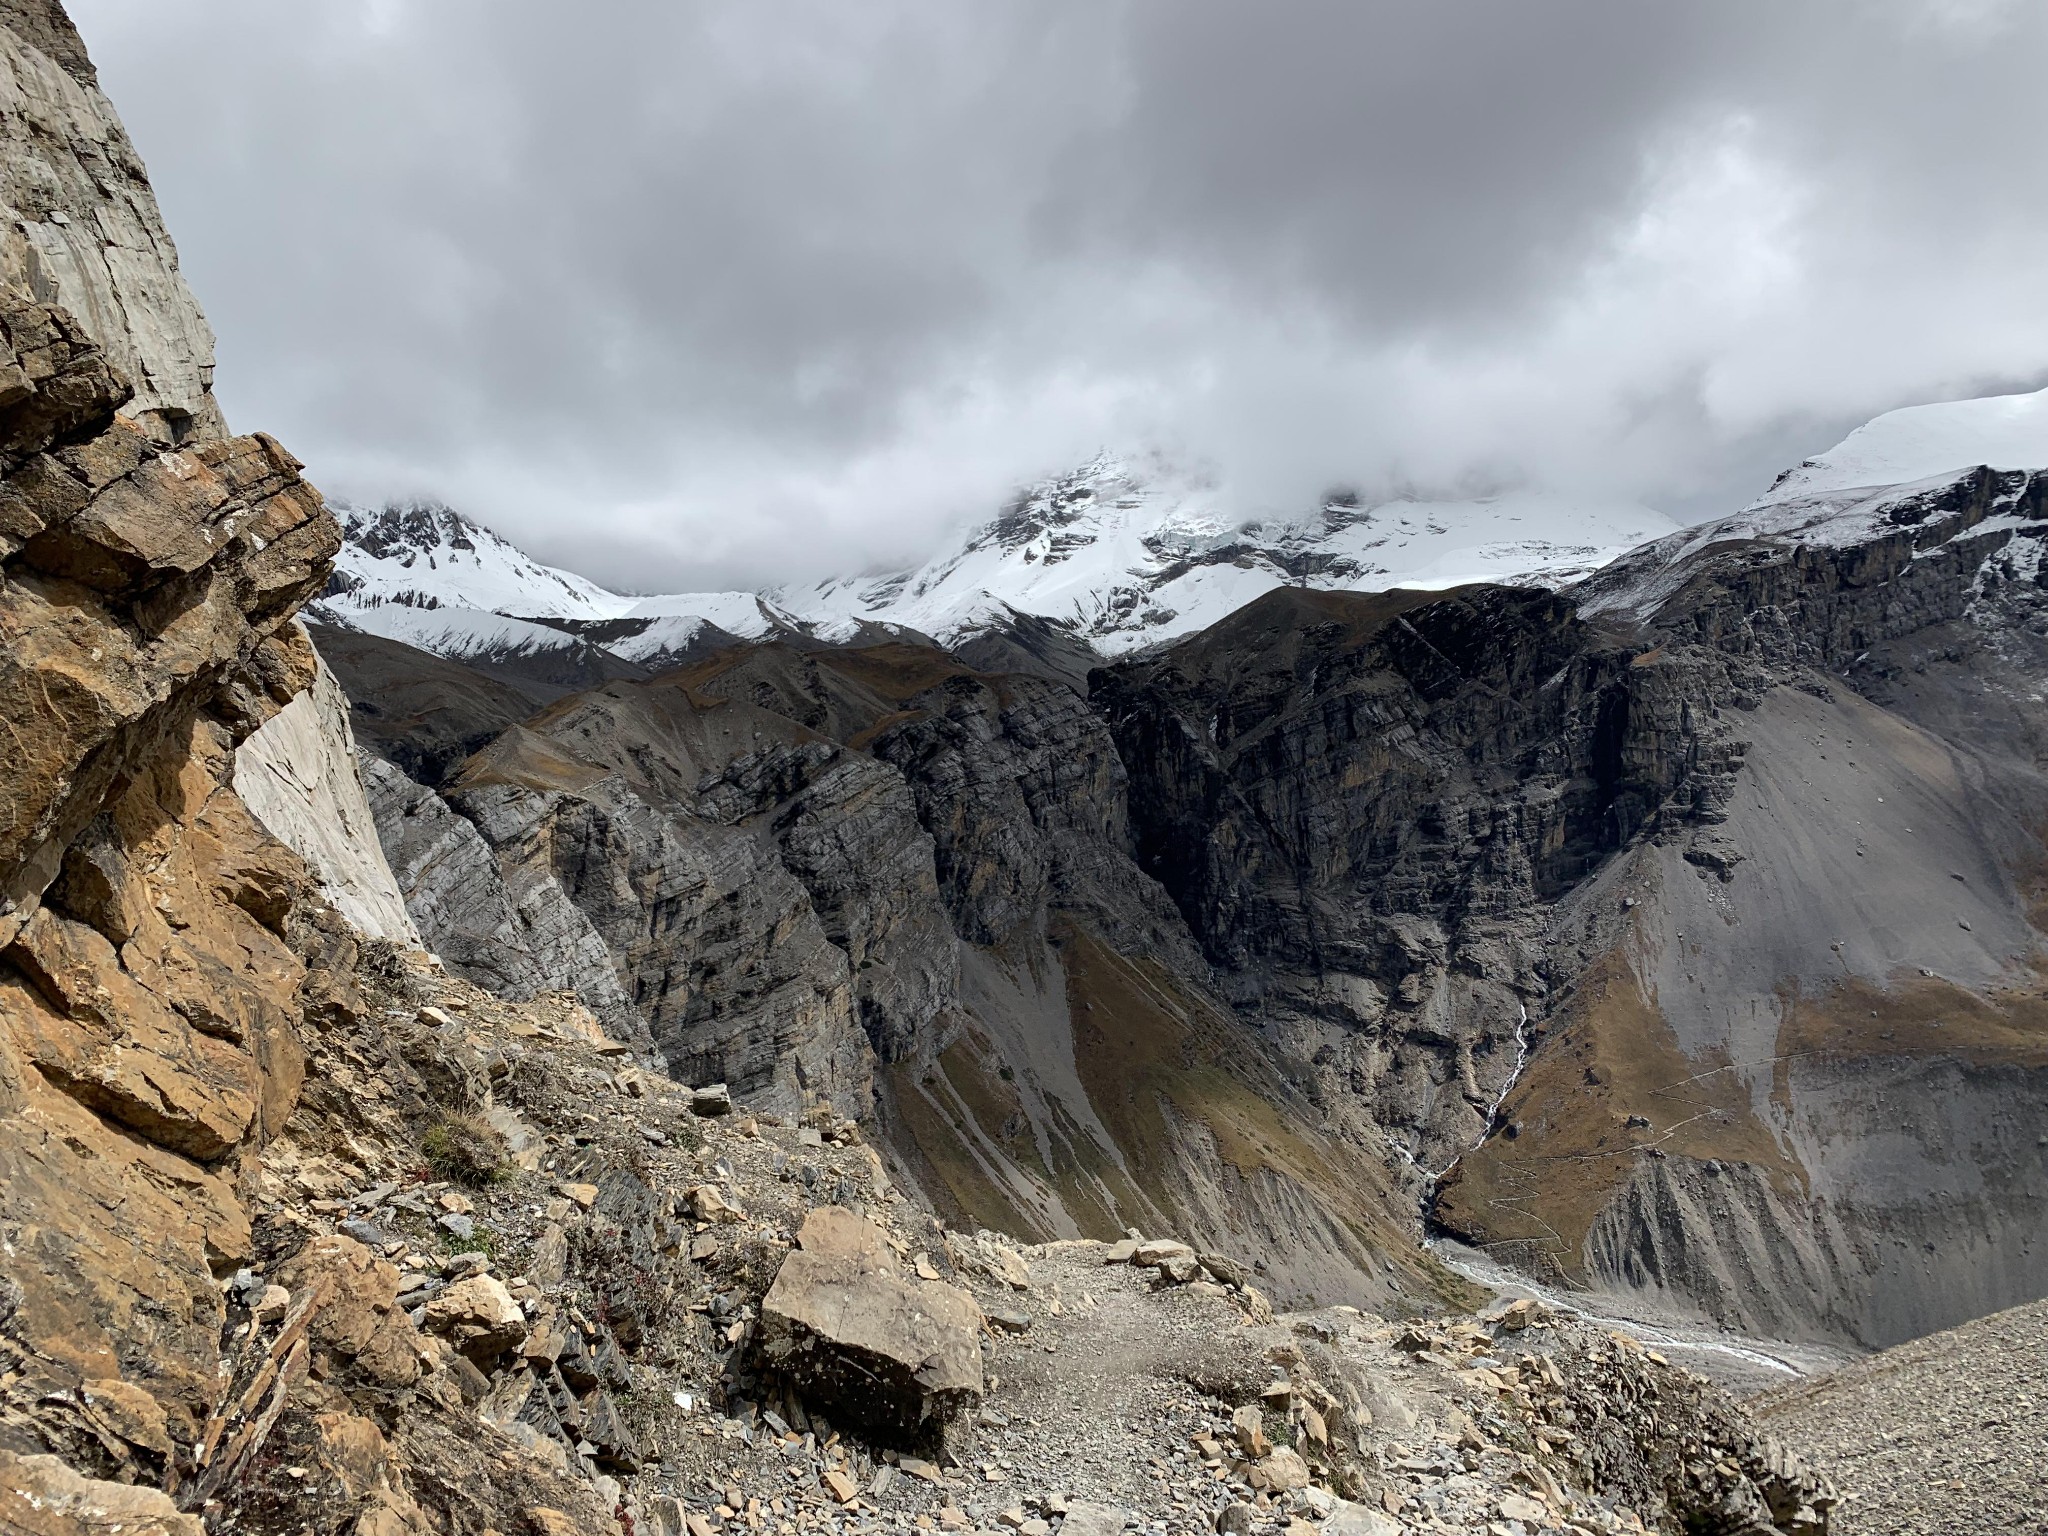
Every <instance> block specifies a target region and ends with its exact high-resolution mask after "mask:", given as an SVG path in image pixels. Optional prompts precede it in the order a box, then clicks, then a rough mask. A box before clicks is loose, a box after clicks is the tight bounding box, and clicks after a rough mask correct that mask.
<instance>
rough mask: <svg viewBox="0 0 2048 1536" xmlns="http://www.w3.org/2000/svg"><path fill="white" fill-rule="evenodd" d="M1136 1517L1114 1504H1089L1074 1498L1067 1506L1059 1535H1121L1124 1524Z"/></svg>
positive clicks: (1132, 1521)
mask: <svg viewBox="0 0 2048 1536" xmlns="http://www.w3.org/2000/svg"><path fill="white" fill-rule="evenodd" d="M1135 1519H1136V1517H1135V1516H1134V1515H1133V1514H1132V1513H1131V1512H1130V1511H1129V1510H1127V1509H1122V1508H1119V1507H1118V1506H1117V1505H1115V1504H1090V1503H1087V1502H1085V1501H1082V1500H1079V1499H1076V1500H1075V1501H1074V1502H1073V1503H1071V1504H1069V1505H1068V1506H1067V1518H1066V1520H1065V1521H1064V1522H1063V1523H1062V1524H1061V1526H1060V1532H1059V1536H1123V1530H1124V1527H1125V1526H1126V1525H1130V1524H1132V1523H1134V1521H1135Z"/></svg>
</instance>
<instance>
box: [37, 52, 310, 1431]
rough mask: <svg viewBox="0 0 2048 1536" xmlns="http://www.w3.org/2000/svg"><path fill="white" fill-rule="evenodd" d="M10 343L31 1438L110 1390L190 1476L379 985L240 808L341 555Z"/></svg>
mask: <svg viewBox="0 0 2048 1536" xmlns="http://www.w3.org/2000/svg"><path fill="white" fill-rule="evenodd" d="M37 67H39V68H44V69H47V68H49V67H51V66H49V65H48V64H47V62H44V63H42V64H40V65H38V66H37ZM0 330H4V333H5V337H6V342H7V348H6V352H5V354H4V357H0V371H4V374H5V376H6V378H7V379H8V380H9V381H10V383H9V386H8V404H7V405H6V407H5V408H4V410H0V475H4V478H0V506H4V508H5V511H4V514H0V515H4V517H5V526H6V534H5V540H4V543H0V549H4V551H5V554H4V561H0V632H4V634H5V636H6V644H5V646H4V648H0V720H4V721H5V722H6V728H7V735H8V740H9V745H10V752H9V760H8V761H9V767H8V772H7V773H6V774H5V776H4V779H0V828H4V830H0V892H4V906H0V1224H4V1230H5V1232H6V1235H7V1247H8V1252H9V1253H10V1255H12V1257H11V1258H10V1261H9V1265H8V1270H7V1274H6V1279H5V1285H4V1288H0V1292H4V1294H0V1328H4V1331H5V1338H4V1340H0V1349H4V1351H5V1353H6V1356H7V1360H8V1373H7V1377H6V1380H7V1385H6V1387H5V1389H4V1414H5V1422H6V1423H7V1425H8V1426H9V1427H8V1430H7V1431H6V1432H7V1433H8V1434H10V1436H11V1437H13V1438H16V1439H19V1438H22V1437H29V1438H31V1439H39V1440H41V1441H43V1442H46V1443H50V1444H54V1445H56V1446H59V1447H63V1448H76V1447H80V1446H83V1445H85V1444H87V1443H89V1442H91V1441H92V1439H93V1437H94V1435H95V1434H96V1433H97V1431H96V1430H95V1429H94V1428H93V1427H92V1424H91V1416H90V1414H89V1413H87V1412H86V1410H85V1409H84V1408H83V1407H82V1406H81V1405H82V1404H83V1403H84V1402H85V1401H86V1400H87V1398H88V1397H89V1395H90V1394H91V1393H93V1392H97V1393H99V1394H101V1395H103V1396H104V1397H106V1398H107V1399H109V1400H110V1401H112V1402H113V1403H115V1404H117V1405H118V1411H119V1414H120V1424H121V1425H122V1426H123V1428H122V1430H121V1431H120V1433H121V1434H122V1435H124V1436H125V1437H126V1443H129V1444H132V1445H134V1446H136V1447H139V1448H140V1453H141V1454H144V1455H146V1456H150V1457H155V1458H158V1459H160V1460H161V1459H164V1458H168V1457H169V1456H170V1455H171V1454H172V1452H173V1448H174V1447H177V1446H189V1445H190V1444H191V1443H192V1442H193V1440H194V1437H196V1436H197V1434H198V1433H199V1431H200V1428H201V1426H202V1425H203V1424H204V1422H205V1420H206V1417H207V1415H208V1413H209V1412H210V1411H211V1410H212V1408H213V1406H214V1404H215V1401H216V1399H217V1397H218V1394H219V1392H220V1390H221V1386H220V1383H219V1380H218V1378H217V1374H216V1369H215V1367H216V1364H217V1361H218V1345H219V1325H220V1322H221V1317H222V1307H221V1299H220V1293H219V1291H218V1290H217V1289H216V1287H215V1285H214V1278H213V1277H214V1274H215V1272H216V1270H217V1269H218V1268H220V1267H221V1266H228V1267H232V1266H233V1265H234V1264H235V1263H237V1262H239V1261H240V1260H241V1259H242V1258H243V1257H244V1256H246V1255H247V1254H248V1252H249V1249H250V1241H251V1237H250V1229H249V1222H248V1217H247V1214H246V1212H245V1210H244V1208H243V1206H242V1204H241V1203H240V1201H239V1200H238V1199H237V1195H236V1180H237V1178H238V1175H239V1171H240V1168H241V1159H242V1158H243V1157H244V1156H245V1155H246V1154H247V1153H248V1152H250V1151H251V1150H252V1149H254V1148H255V1147H257V1146H259V1145H260V1144H261V1143H262V1142H263V1141H264V1139H265V1138H267V1137H269V1136H271V1135H274V1134H276V1132H277V1131H278V1129H279V1128H280V1127H281V1126H282V1124H283V1122H284V1120H285V1118H286V1117H287V1116H288V1115H289V1114H290V1112H291V1109H292V1106H293V1102H294V1099H295V1096H296V1094H297V1091H298V1087H299V1081H300V1071H301V1066H300V1063H301V1056H300V1047H299V1044H298V1040H297V1035H296V1026H297V1019H298V1017H299V1016H300V1014H301V1013H302V1012H303V1011H304V1010H305V1009H306V1008H307V1007H309V1006H315V1005H316V1004H317V1003H318V1002H319V1001H322V1000H324V1001H327V1002H337V1003H338V1002H339V1000H340V999H342V998H343V997H344V996H345V994H346V990H347V989H346V981H345V973H346V963H347V954H348V951H349V950H350V945H349V943H348V941H346V940H345V939H344V938H342V937H340V936H339V935H338V934H337V933H335V932H333V931H324V930H322V929H320V928H319V927H317V926H316V927H313V928H308V927H307V926H306V924H307V922H308V920H309V919H308V917H307V912H308V909H309V908H310V907H311V906H312V905H314V902H313V896H312V890H311V885H310V882H309V881H308V879H307V877H306V875H305V872H304V869H303V866H301V865H300V864H299V862H298V860H297V859H296V858H295V857H294V856H293V855H292V854H290V853H289V852H288V851H287V850H286V849H284V848H283V847H282V846H281V845H280V844H278V843H277V842H276V841H275V840H274V839H273V838H271V837H270V836H269V835H268V834H267V833H266V832H265V831H264V830H263V829H262V827H261V826H260V825H259V824H258V823H257V822H255V820H254V819H253V818H252V817H251V816H250V815H249V813H248V811H247V809H246V808H245V807H244V806H243V805H242V804H241V802H240V801H239V800H238V799H237V798H236V796H235V794H234V792H233V789H232V787H231V782H232V775H233V766H234V755H233V754H234V746H235V743H236V741H237V740H238V739H239V738H241V737H242V736H244V735H246V734H247V733H248V732H249V731H251V730H253V729H254V728H255V727H256V726H257V724H258V723H259V722H260V721H261V720H262V718H263V717H264V716H265V715H266V714H267V713H269V712H271V711H274V710H275V709H276V708H277V707H278V706H279V705H280V704H282V703H283V702H284V701H285V700H287V699H289V698H290V697H291V696H292V694H293V693H294V692H295V691H297V690H298V689H299V688H302V687H303V686H304V685H305V684H306V682H308V681H309V680H310V678H311V675H312V656H311V653H310V651H309V650H308V648H307V647H306V645H305V643H304V641H303V638H302V637H299V636H296V635H294V634H293V633H292V632H291V631H289V630H288V629H287V628H286V625H287V622H288V620H289V619H290V617H291V614H292V612H293V611H294V609H295V608H296V606H297V605H298V604H299V603H300V602H301V601H303V600H304V599H305V598H306V597H307V596H309V595H310V594H311V593H313V592H315V591H317V590H318V589H319V586H320V583H321V582H322V581H323V580H324V579H325V575H326V563H327V561H328V560H329V558H330V557H331V556H332V555H333V553H334V550H335V548H336V547H337V536H336V530H335V528H334V525H333V522H332V520H331V519H329V518H328V517H327V515H326V513H325V512H324V510H323V509H322V507H321V504H320V499H319V497H318V495H317V494H316V493H314V492H313V491H312V489H311V488H310V487H308V486H306V485H305V484H304V483H303V482H302V481H301V480H300V479H299V476H298V466H297V464H296V463H294V462H293V460H292V459H291V457H290V456H289V455H288V454H286V453H285V452H284V450H283V449H281V448H280V447H278V446H277V444H275V443H274V442H271V441H270V440H269V439H267V438H215V439H212V440H208V441H203V442H198V443H195V444H192V445H190V446H187V447H185V448H183V449H180V450H177V451H174V452H159V451H158V449H157V446H156V444H155V443H153V442H152V441H151V439H150V438H149V437H148V435H146V434H145V433H144V432H143V431H142V430H141V429H140V428H139V427H137V426H136V425H135V424H134V423H132V422H131V421H130V420H128V419H127V418H125V417H120V416H117V415H116V410H117V408H118V407H120V406H121V405H123V404H124V403H125V402H126V401H127V399H128V390H127V387H126V385H125V383H124V382H123V381H122V378H121V375H120V372H119V370H118V369H117V368H116V366H115V365H114V364H113V362H112V361H111V360H110V359H109V357H108V355H107V353H106V352H105V351H104V350H102V348H101V347H100V346H99V345H98V344H97V343H96V342H95V341H94V340H92V339H91V338H90V337H89V335H88V333H87V331H86V330H85V329H84V328H83V327H82V326H81V325H80V324H79V323H78V321H77V320H76V319H74V318H73V317H72V316H71V315H69V314H68V313H66V312H65V311H64V310H62V309H59V308H56V307H54V306H52V305H49V304H46V303H41V302H38V301H37V300H35V299H33V298H31V297H29V296H27V295H25V294H22V293H20V292H18V291H17V292H15V293H13V294H12V295H11V296H10V297H9V298H8V299H7V300H6V302H5V309H4V314H0ZM85 1211H91V1212H93V1213H94V1215H93V1217H92V1219H90V1220H85V1219H81V1213H82V1212H85ZM80 1454H81V1455H82V1454H84V1453H83V1452H82V1451H81V1452H80Z"/></svg>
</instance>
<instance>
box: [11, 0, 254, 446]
mask: <svg viewBox="0 0 2048 1536" xmlns="http://www.w3.org/2000/svg"><path fill="white" fill-rule="evenodd" d="M0 285H4V286H5V287H6V288H7V289H8V290H10V291H13V292H17V293H21V294H24V295H26V296H28V297H30V298H32V299H34V300H36V301H38V302H40V303H43V304H48V305H54V306H56V307H58V308H61V309H62V310H64V311H65V312H67V313H68V314H69V315H71V317H72V318H73V319H74V320H75V321H76V323H77V324H78V325H79V326H80V327H81V328H83V330H84V332H85V333H86V334H87V335H88V336H90V337H91V338H92V339H93V341H94V342H96V343H97V344H98V345H99V347H100V348H101V350H102V352H103V353H104V354H105V356H106V358H107V361H108V362H109V364H110V365H111V366H112V367H113V369H114V371H115V372H116V373H118V374H119V375H120V376H121V377H122V378H123V379H125V380H127V381H128V384H129V387H130V388H131V389H132V390H133V397H132V399H131V400H130V401H129V403H128V414H129V416H130V418H131V419H132V420H133V421H134V422H135V423H136V424H137V425H138V426H139V427H141V428H142V430H143V431H144V432H145V433H146V434H147V435H148V436H149V437H150V438H151V440H152V441H154V442H156V443H158V444H161V445H164V446H175V445H177V444H180V443H185V442H199V441H206V440H209V439H214V438H219V437H221V436H223V435H224V434H225V433H226V430H227V429H226V427H225V425H224V424H223V423H222V420H221V415H220V408H219V407H218V406H217V405H216V404H215V403H214V398H213V332H212V330H211V329H210V328H209V327H208V326H207V323H206V317H205V316H204V315H203V314H201V313H200V310H199V305H198V303H197V301H196V300H194V298H193V297H192V293H191V290H190V289H188V288H187V287H186V286H185V281H184V279H183V277H181V276H180V275H179V272H178V253H177V250H176V248H175V247H173V245H172V244H171V238H170V235H169V234H168V233H167V232H166V231H165V229H164V225H163V218H162V216H161V215H160V214H159V213H158V211H157V206H156V197H155V195H154V194H153V193H152V192H151V191H150V187H149V179H148V176H147V174H146V172H145V171H144V170H143V166H142V161H141V158H140V157H139V156H138V155H137V154H136V153H135V147H134V145H133V144H131V143H130V142H129V140H128V135H127V132H126V130H125V129H123V128H122V126H121V122H120V119H119V118H118V117H116V116H115V114H114V108H113V105H112V104H111V103H110V102H109V101H108V100H107V98H106V97H105V96H104V95H102V94H101V93H100V89H99V82H98V78H97V76H96V75H95V74H94V73H93V69H92V65H91V63H90V62H89V61H88V60H87V58H86V56H85V48H84V45H83V44H81V43H80V42H79V39H78V33H77V31H76V29H75V28H73V26H72V25H71V21H70V18H69V17H67V16H66V15H65V14H64V11H63V8H62V7H61V6H60V5H58V4H57V3H56V0H10V3H9V4H7V5H6V6H5V7H4V8H0Z"/></svg>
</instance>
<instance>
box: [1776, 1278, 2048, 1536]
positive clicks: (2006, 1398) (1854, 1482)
mask: <svg viewBox="0 0 2048 1536" xmlns="http://www.w3.org/2000/svg"><path fill="white" fill-rule="evenodd" d="M1750 1406H1751V1408H1752V1410H1753V1411H1755V1412H1756V1413H1757V1414H1758V1416H1759V1417H1760V1418H1761V1419H1762V1420H1763V1422H1764V1424H1765V1427H1766V1428H1768V1429H1770V1430H1771V1431H1772V1432H1773V1433H1775V1434H1776V1435H1778V1436H1779V1437H1780V1438H1781V1439H1783V1440H1784V1441H1785V1442H1786V1443H1788V1444H1790V1445H1794V1446H1797V1447H1798V1448H1799V1449H1800V1451H1801V1452H1802V1453H1803V1454H1805V1455H1806V1456H1807V1458H1808V1459H1809V1460H1811V1461H1813V1462H1815V1463H1816V1464H1818V1465H1819V1466H1820V1467H1821V1468H1823V1469H1824V1470H1825V1471H1826V1472H1828V1473H1829V1474H1830V1475H1831V1476H1832V1477H1833V1479H1834V1481H1835V1483H1836V1486H1837V1487H1838V1488H1839V1489H1840V1490H1841V1493H1842V1495H1843V1502H1842V1504H1841V1505H1840V1506H1839V1507H1838V1508H1837V1510H1836V1511H1835V1519H1834V1524H1833V1527H1832V1530H1833V1532H1834V1536H1954V1533H1959V1532H1965V1531H1985V1532H1989V1531H1998V1532H2001V1533H2006V1536H2043V1533H2048V1301H2038V1302H2034V1303H2032V1304H2031V1305H2028V1306H2024V1307H2015V1308H2013V1309H2012V1310H2011V1311H2007V1312H2000V1313H1996V1314H1994V1315H1993V1316H1991V1317H1986V1318H1980V1319H1978V1320H1977V1321H1976V1322H1973V1323H1965V1324H1964V1325H1963V1326H1962V1327H1960V1328H1951V1329H1949V1330H1948V1331H1947V1332H1945V1333H1937V1334H1931V1335H1929V1336H1928V1337H1926V1338H1924V1339H1916V1340H1914V1341H1913V1342H1912V1343H1910V1344H1902V1345H1900V1346H1899V1347H1898V1348H1896V1349H1889V1350H1886V1351H1885V1352H1884V1353H1883V1354H1880V1355H1874V1356H1872V1357H1871V1358H1870V1359H1868V1360H1865V1361H1862V1362H1860V1363H1858V1364H1856V1365H1853V1366H1849V1367H1847V1368H1845V1369H1843V1370H1840V1371H1836V1372H1834V1373H1833V1374H1831V1375H1828V1376H1824V1377H1821V1378H1819V1379H1817V1380H1815V1381H1812V1382H1809V1383H1807V1384H1804V1385H1802V1386H1799V1387H1792V1388H1786V1389H1784V1390H1782V1391H1779V1392H1774V1393H1771V1394H1768V1395H1766V1396H1764V1397H1761V1398H1757V1399H1753V1400H1752V1401H1751V1404H1750Z"/></svg>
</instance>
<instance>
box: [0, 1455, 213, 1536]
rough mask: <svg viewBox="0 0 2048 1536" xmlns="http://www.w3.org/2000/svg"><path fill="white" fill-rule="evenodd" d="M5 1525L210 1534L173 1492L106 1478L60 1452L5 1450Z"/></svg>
mask: <svg viewBox="0 0 2048 1536" xmlns="http://www.w3.org/2000/svg"><path fill="white" fill-rule="evenodd" d="M0 1531H5V1532H6V1533H7V1536H106V1533H108V1532H113V1531H119V1532H121V1533H122V1536H206V1527H205V1526H203V1525H201V1524H200V1522H199V1517H198V1516H197V1515H184V1514H180V1513H179V1512H178V1506H177V1505H176V1504H174V1503H172V1502H171V1499H170V1496H169V1495H168V1494H164V1493H159V1492H158V1491H157V1490H156V1489H154V1488H137V1487H132V1486H130V1485H128V1484H125V1483H103V1482H100V1481H97V1480H96V1479H93V1478H89V1477H84V1476H81V1475H80V1474H78V1473H77V1472H74V1471H72V1470H71V1469H70V1468H69V1467H67V1466H65V1465H64V1463H63V1462H61V1461H59V1460H58V1459H57V1458H56V1457H55V1456H17V1455H16V1454H15V1453H14V1452H12V1451H7V1450H0Z"/></svg>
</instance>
